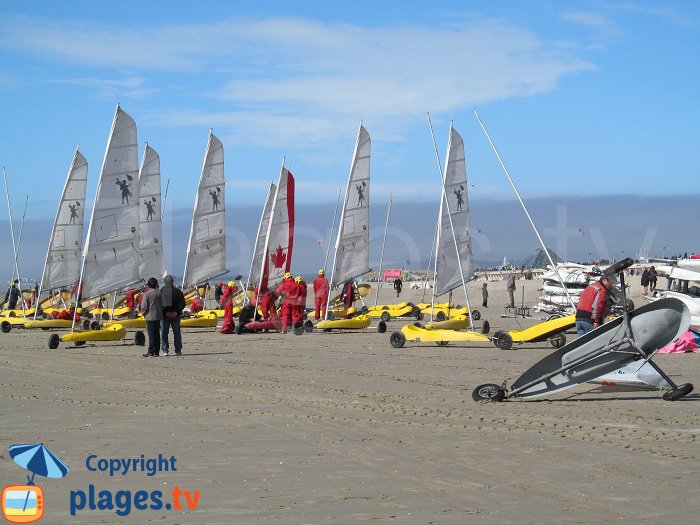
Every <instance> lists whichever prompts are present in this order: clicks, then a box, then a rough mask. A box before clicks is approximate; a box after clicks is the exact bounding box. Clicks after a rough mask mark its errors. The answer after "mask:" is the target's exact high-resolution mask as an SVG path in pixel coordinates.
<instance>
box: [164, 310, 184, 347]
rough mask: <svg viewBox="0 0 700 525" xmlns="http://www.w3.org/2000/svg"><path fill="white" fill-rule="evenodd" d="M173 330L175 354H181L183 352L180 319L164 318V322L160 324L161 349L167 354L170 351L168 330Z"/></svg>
mask: <svg viewBox="0 0 700 525" xmlns="http://www.w3.org/2000/svg"><path fill="white" fill-rule="evenodd" d="M170 328H172V329H173V339H174V341H173V343H174V344H175V353H176V354H179V353H180V352H182V335H181V334H180V317H173V318H169V317H163V320H162V321H161V324H160V338H161V341H162V342H161V347H160V349H161V350H162V351H163V352H164V353H167V352H168V350H169V344H168V330H169V329H170Z"/></svg>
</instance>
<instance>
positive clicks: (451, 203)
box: [435, 128, 474, 296]
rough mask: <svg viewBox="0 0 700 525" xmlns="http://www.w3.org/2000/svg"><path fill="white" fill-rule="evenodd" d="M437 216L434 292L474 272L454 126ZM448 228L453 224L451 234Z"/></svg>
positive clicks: (464, 182) (461, 148) (464, 172)
mask: <svg viewBox="0 0 700 525" xmlns="http://www.w3.org/2000/svg"><path fill="white" fill-rule="evenodd" d="M439 220H440V228H439V229H438V243H437V265H436V273H437V277H436V281H435V295H436V296H438V295H442V294H444V293H447V292H450V291H452V290H454V289H455V288H457V287H458V286H461V285H462V280H463V279H464V282H466V281H468V280H469V279H471V278H472V276H473V275H474V264H473V262H472V241H471V234H470V232H469V201H468V199H467V167H466V162H465V158H464V142H463V141H462V137H461V136H460V135H459V133H457V131H456V130H455V129H454V128H452V129H450V139H449V142H448V145H447V162H446V164H445V180H444V184H443V192H442V197H441V201H440V219H439ZM452 228H454V234H453V231H452ZM455 245H456V249H455ZM460 268H461V273H460Z"/></svg>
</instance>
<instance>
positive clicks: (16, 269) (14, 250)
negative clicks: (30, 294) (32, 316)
mask: <svg viewBox="0 0 700 525" xmlns="http://www.w3.org/2000/svg"><path fill="white" fill-rule="evenodd" d="M2 175H3V178H4V180H5V197H6V199H7V213H8V215H9V216H10V236H11V237H12V252H13V253H14V262H15V264H14V267H15V268H14V273H13V275H12V276H13V277H14V276H17V285H18V286H19V295H20V297H22V279H21V277H20V275H19V266H18V265H17V245H16V244H15V232H14V227H13V225H12V208H11V206H10V192H9V190H8V189H7V172H6V170H5V166H3V167H2ZM22 305H23V307H22V311H23V312H24V298H22Z"/></svg>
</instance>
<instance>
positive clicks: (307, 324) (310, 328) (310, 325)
mask: <svg viewBox="0 0 700 525" xmlns="http://www.w3.org/2000/svg"><path fill="white" fill-rule="evenodd" d="M304 330H305V331H306V332H307V333H309V334H310V333H311V332H313V331H314V323H313V322H311V321H306V322H305V323H304Z"/></svg>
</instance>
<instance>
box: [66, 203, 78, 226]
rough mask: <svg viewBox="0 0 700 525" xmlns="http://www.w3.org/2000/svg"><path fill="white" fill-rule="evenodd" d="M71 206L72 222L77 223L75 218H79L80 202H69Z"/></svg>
mask: <svg viewBox="0 0 700 525" xmlns="http://www.w3.org/2000/svg"><path fill="white" fill-rule="evenodd" d="M68 207H69V208H70V222H71V223H73V224H75V219H77V218H78V208H80V203H79V202H78V201H75V204H69V205H68Z"/></svg>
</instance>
